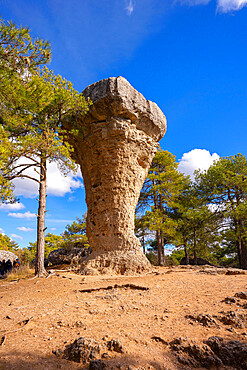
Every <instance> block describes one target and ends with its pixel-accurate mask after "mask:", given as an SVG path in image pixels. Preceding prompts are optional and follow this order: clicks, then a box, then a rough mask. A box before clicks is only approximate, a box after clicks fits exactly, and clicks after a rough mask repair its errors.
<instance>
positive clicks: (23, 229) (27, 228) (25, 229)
mask: <svg viewBox="0 0 247 370" xmlns="http://www.w3.org/2000/svg"><path fill="white" fill-rule="evenodd" d="M17 229H18V230H20V231H25V232H28V231H33V229H31V227H25V226H20V227H17Z"/></svg>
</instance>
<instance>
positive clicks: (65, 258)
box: [48, 247, 92, 265]
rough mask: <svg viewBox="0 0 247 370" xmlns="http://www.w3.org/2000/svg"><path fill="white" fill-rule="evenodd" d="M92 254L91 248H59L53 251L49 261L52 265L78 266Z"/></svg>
mask: <svg viewBox="0 0 247 370" xmlns="http://www.w3.org/2000/svg"><path fill="white" fill-rule="evenodd" d="M91 252H92V249H91V248H90V247H84V248H59V249H55V250H54V251H52V252H51V253H50V254H49V256H48V261H49V263H51V264H52V265H63V264H69V265H70V264H78V263H80V262H82V260H83V259H84V258H85V257H86V256H88V255H89V254H90V253H91Z"/></svg>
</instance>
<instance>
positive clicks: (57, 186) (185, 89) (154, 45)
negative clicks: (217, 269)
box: [0, 0, 247, 247]
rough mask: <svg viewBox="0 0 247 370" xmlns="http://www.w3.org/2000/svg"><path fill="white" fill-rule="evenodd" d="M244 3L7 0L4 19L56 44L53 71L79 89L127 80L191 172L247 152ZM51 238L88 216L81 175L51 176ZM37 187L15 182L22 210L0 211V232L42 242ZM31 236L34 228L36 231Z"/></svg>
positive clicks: (2, 0)
mask: <svg viewBox="0 0 247 370" xmlns="http://www.w3.org/2000/svg"><path fill="white" fill-rule="evenodd" d="M246 5H247V0H218V1H213V0H211V1H210V0H180V1H179V0H177V1H173V0H171V1H166V0H163V1H160V0H132V1H131V0H104V1H99V0H70V1H67V0H46V1H38V0H0V14H1V16H2V18H4V19H5V20H13V21H14V22H15V23H16V24H17V25H21V24H22V25H25V26H28V27H29V28H30V29H31V33H32V35H33V36H34V37H38V36H39V37H41V38H43V39H47V40H49V41H50V42H51V45H52V63H51V65H50V67H51V68H52V69H53V70H54V72H55V73H57V74H60V75H62V76H63V77H65V78H67V79H68V80H70V81H71V82H72V83H73V84H74V87H75V88H76V89H77V90H78V91H82V90H83V89H84V88H85V87H86V86H88V85H89V84H91V83H94V82H96V81H98V80H101V79H103V78H108V77H111V76H123V77H125V78H127V80H128V81H129V82H130V83H131V84H132V85H133V86H134V87H135V88H136V89H137V90H138V91H140V92H141V93H142V94H143V95H144V96H145V97H146V98H147V99H149V100H152V101H154V102H156V103H157V104H158V105H159V107H160V108H161V109H162V110H163V112H164V113H165V115H166V116H167V120H168V130H167V133H166V135H165V137H164V138H163V139H162V140H161V142H160V144H161V147H162V148H163V149H166V150H169V151H170V152H172V153H173V154H175V155H176V157H177V159H178V160H179V161H180V169H181V171H184V172H186V173H190V174H191V173H192V172H193V170H194V169H195V168H202V169H204V168H207V167H208V166H209V165H210V164H211V163H212V161H213V159H217V158H218V157H219V156H228V155H234V154H236V153H242V154H245V155H247V146H246V139H247V124H246V123H247V104H246V102H247V92H246V86H247V69H246V66H247V7H245V6H246ZM49 174H50V180H49V181H50V182H49V186H48V197H47V203H48V204H47V209H48V210H49V212H48V213H47V231H48V232H53V233H56V234H60V233H61V232H62V231H63V230H64V227H65V226H66V224H68V223H70V222H72V221H73V220H74V219H75V218H76V216H81V214H82V213H84V212H86V204H85V200H84V199H85V194H84V189H83V185H82V182H81V179H80V176H79V177H76V178H73V176H72V175H70V176H69V177H68V178H66V179H65V178H62V177H61V176H60V174H59V173H58V170H57V169H56V168H55V167H54V165H51V166H50V169H49ZM35 192H36V188H35V184H33V183H30V182H29V183H28V181H26V180H22V181H21V180H19V181H18V182H17V183H16V194H18V196H19V198H20V202H21V203H20V204H19V205H15V206H12V209H9V208H6V207H5V208H1V209H0V227H1V230H2V232H5V233H6V234H7V235H9V236H11V237H12V238H13V239H14V240H16V241H17V242H18V243H19V245H20V246H22V247H23V246H27V245H28V242H29V241H34V240H35V238H36V218H35V213H36V212H37V201H36V200H35V199H36V194H35ZM30 229H31V230H30Z"/></svg>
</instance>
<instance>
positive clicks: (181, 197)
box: [136, 150, 247, 270]
mask: <svg viewBox="0 0 247 370" xmlns="http://www.w3.org/2000/svg"><path fill="white" fill-rule="evenodd" d="M136 234H137V236H138V237H139V238H140V240H141V242H142V244H143V245H144V246H145V243H146V244H148V245H149V253H148V255H149V256H150V257H152V258H154V257H155V256H157V261H156V263H157V264H158V265H164V264H165V254H164V247H166V246H174V247H176V248H175V250H174V252H173V253H172V255H171V256H170V257H169V258H170V259H172V258H173V259H174V260H175V261H179V260H180V259H181V258H182V257H184V258H185V261H186V262H187V263H189V258H193V261H194V263H195V264H196V263H197V258H198V257H201V258H204V259H207V260H208V261H210V262H212V263H215V264H219V265H231V266H236V267H239V268H242V269H245V270H246V269H247V161H246V157H245V156H244V155H242V154H237V155H234V156H229V157H225V158H220V159H219V160H218V161H215V162H214V163H213V165H211V166H210V167H209V168H208V170H207V171H200V170H198V171H195V179H194V180H193V181H192V180H191V179H190V177H188V176H185V175H183V174H182V173H180V172H179V171H178V163H177V162H176V159H175V156H174V155H172V154H171V153H169V152H168V151H164V150H159V151H158V152H157V154H156V156H155V158H154V160H153V162H152V165H151V168H150V170H149V173H148V176H147V179H146V180H145V182H144V185H143V188H142V191H141V195H140V199H139V202H138V206H137V209H136ZM150 251H151V254H150ZM169 258H168V259H169Z"/></svg>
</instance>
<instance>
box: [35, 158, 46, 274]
mask: <svg viewBox="0 0 247 370" xmlns="http://www.w3.org/2000/svg"><path fill="white" fill-rule="evenodd" d="M45 208H46V160H45V159H44V158H42V156H41V159H40V183H39V209H38V218H37V252H36V264H35V275H36V276H38V277H42V276H44V275H46V274H47V272H46V270H45Z"/></svg>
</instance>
